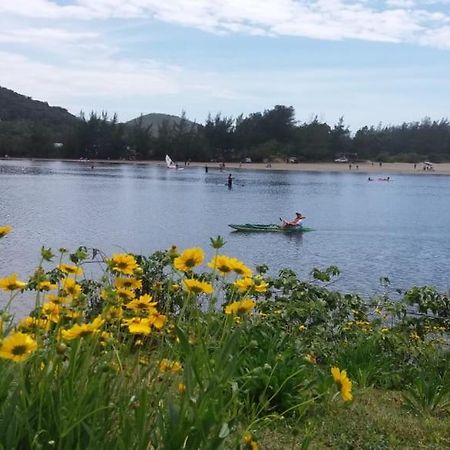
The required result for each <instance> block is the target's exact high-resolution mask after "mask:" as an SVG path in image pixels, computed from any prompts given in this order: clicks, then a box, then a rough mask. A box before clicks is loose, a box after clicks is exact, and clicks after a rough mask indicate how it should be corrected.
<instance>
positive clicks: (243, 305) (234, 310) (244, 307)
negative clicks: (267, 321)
mask: <svg viewBox="0 0 450 450" xmlns="http://www.w3.org/2000/svg"><path fill="white" fill-rule="evenodd" d="M255 306H256V302H255V301H254V300H251V299H249V298H246V299H244V300H241V301H239V302H233V303H230V304H229V305H227V306H225V314H244V313H247V312H249V311H251V310H252V309H253V308H254V307H255Z"/></svg>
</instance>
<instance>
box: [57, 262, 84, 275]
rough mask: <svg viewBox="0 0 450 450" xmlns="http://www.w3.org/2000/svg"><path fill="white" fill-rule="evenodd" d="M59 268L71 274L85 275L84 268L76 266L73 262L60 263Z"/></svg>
mask: <svg viewBox="0 0 450 450" xmlns="http://www.w3.org/2000/svg"><path fill="white" fill-rule="evenodd" d="M58 269H59V270H60V271H61V272H64V273H67V274H70V275H83V269H82V268H81V267H78V266H74V265H72V264H60V265H59V266H58Z"/></svg>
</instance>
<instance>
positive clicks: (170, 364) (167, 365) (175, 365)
mask: <svg viewBox="0 0 450 450" xmlns="http://www.w3.org/2000/svg"><path fill="white" fill-rule="evenodd" d="M182 368H183V366H182V365H181V363H179V362H178V361H171V360H170V359H162V360H161V361H160V362H159V371H160V372H163V373H165V372H171V373H177V372H179V371H180V370H181V369H182Z"/></svg>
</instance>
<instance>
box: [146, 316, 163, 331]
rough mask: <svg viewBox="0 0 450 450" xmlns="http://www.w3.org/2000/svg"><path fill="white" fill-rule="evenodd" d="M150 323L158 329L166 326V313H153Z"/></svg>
mask: <svg viewBox="0 0 450 450" xmlns="http://www.w3.org/2000/svg"><path fill="white" fill-rule="evenodd" d="M149 320H150V325H153V326H154V327H155V328H156V329H157V330H160V329H161V328H163V327H164V325H165V324H166V322H167V317H166V316H165V315H164V314H159V313H153V314H152V315H151V316H150V317H149Z"/></svg>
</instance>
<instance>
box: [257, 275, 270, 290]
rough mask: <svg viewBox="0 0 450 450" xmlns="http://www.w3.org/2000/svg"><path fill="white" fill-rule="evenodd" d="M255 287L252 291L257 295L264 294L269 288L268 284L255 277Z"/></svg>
mask: <svg viewBox="0 0 450 450" xmlns="http://www.w3.org/2000/svg"><path fill="white" fill-rule="evenodd" d="M254 281H255V286H254V290H255V291H256V292H258V293H259V294H264V292H266V291H267V289H268V288H269V283H266V282H265V281H264V280H263V279H262V278H261V277H255V279H254Z"/></svg>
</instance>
